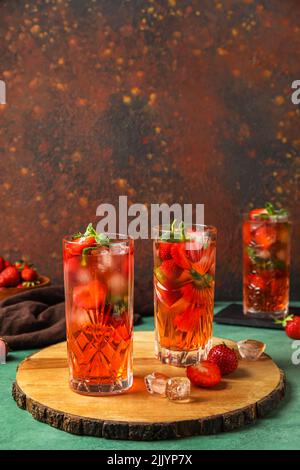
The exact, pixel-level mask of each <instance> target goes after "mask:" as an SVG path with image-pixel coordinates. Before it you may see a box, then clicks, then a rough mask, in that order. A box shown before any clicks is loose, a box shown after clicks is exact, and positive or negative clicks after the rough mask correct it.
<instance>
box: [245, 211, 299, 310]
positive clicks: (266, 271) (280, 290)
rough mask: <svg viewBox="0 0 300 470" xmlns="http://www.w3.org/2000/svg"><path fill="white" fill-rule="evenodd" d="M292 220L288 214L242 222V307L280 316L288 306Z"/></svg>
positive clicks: (246, 219)
mask: <svg viewBox="0 0 300 470" xmlns="http://www.w3.org/2000/svg"><path fill="white" fill-rule="evenodd" d="M290 250H291V223H290V221H289V219H288V216H286V215H285V216H274V217H270V218H269V219H267V220H263V219H259V218H258V219H257V220H251V219H249V217H248V215H245V217H244V222H243V310H244V314H245V315H249V316H252V317H257V318H273V317H283V316H285V315H286V314H287V312H288V307H289V287H290Z"/></svg>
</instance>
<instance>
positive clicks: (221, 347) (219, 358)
mask: <svg viewBox="0 0 300 470" xmlns="http://www.w3.org/2000/svg"><path fill="white" fill-rule="evenodd" d="M207 360H208V361H209V362H213V363H214V364H217V365H218V366H219V368H220V371H221V374H222V375H228V374H231V373H232V372H234V371H235V370H236V368H237V366H238V357H237V354H236V352H235V351H234V349H231V348H229V347H228V346H226V344H225V343H223V344H217V345H216V346H214V347H213V348H211V350H210V351H209V353H208V356H207Z"/></svg>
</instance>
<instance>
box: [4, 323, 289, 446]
mask: <svg viewBox="0 0 300 470" xmlns="http://www.w3.org/2000/svg"><path fill="white" fill-rule="evenodd" d="M220 341H221V340H220V339H218V338H215V339H214V342H215V343H218V342H220ZM226 343H227V344H229V345H231V346H235V343H233V342H232V341H229V340H226ZM153 350H154V334H153V332H137V333H135V335H134V384H133V387H132V388H131V389H130V390H129V391H128V392H126V393H124V394H121V395H114V396H102V397H87V396H82V395H78V394H77V393H75V392H73V391H71V390H70V389H69V385H68V365H67V354H66V343H60V344H56V345H54V346H50V347H48V348H45V349H43V350H41V351H40V352H38V353H36V354H33V355H32V356H30V357H28V358H26V359H25V360H24V361H23V362H22V363H21V364H20V366H19V368H18V371H17V377H16V382H15V384H14V386H13V396H14V399H15V400H16V402H17V404H18V406H19V407H20V408H23V409H26V410H28V411H29V412H30V413H31V414H32V416H33V417H34V418H35V419H37V420H39V421H42V422H44V423H48V424H50V425H51V426H54V427H56V428H59V429H62V430H64V431H67V432H70V433H73V434H78V435H88V436H98V437H105V438H111V439H131V440H158V439H168V438H176V437H186V436H193V435H201V434H202V435H203V434H212V433H217V432H221V431H231V430H233V429H236V428H239V427H241V426H243V425H245V424H248V423H252V422H254V421H256V419H258V418H262V417H264V416H265V415H266V414H267V413H269V412H270V411H271V410H272V409H274V408H275V407H276V406H277V405H278V404H279V402H280V400H281V399H282V398H283V396H284V390H285V383H284V375H283V372H282V371H281V370H280V369H279V368H278V367H277V366H276V364H275V363H274V362H273V361H272V359H271V358H270V357H269V356H267V355H265V354H264V355H263V356H262V357H261V359H259V360H258V361H256V362H249V361H245V360H241V361H240V363H239V367H238V369H237V370H236V372H235V373H233V374H231V375H230V376H228V377H227V378H224V379H223V380H222V382H221V383H220V385H219V386H217V387H216V388H214V389H211V390H205V389H199V388H196V387H192V393H191V395H192V396H191V400H190V402H189V403H174V402H171V401H169V400H168V399H167V398H163V397H160V396H154V395H150V394H149V393H148V392H147V391H146V389H145V385H144V376H145V375H147V374H149V373H151V372H153V371H156V372H163V373H165V374H167V375H169V376H170V377H172V376H173V377H174V376H184V375H185V369H182V368H176V367H172V366H167V365H163V364H161V363H160V362H159V361H158V360H157V359H155V358H154V351H153Z"/></svg>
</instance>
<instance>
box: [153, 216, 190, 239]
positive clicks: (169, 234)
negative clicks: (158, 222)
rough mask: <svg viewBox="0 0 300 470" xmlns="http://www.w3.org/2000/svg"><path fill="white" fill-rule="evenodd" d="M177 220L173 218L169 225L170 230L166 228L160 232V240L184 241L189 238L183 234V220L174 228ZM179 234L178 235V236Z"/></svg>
mask: <svg viewBox="0 0 300 470" xmlns="http://www.w3.org/2000/svg"><path fill="white" fill-rule="evenodd" d="M176 223H177V220H176V219H174V220H173V222H172V225H171V228H170V230H166V231H165V232H164V233H162V234H161V236H160V240H162V241H165V242H178V241H181V242H185V241H187V240H189V237H187V236H186V234H185V226H184V222H183V221H181V222H180V223H179V225H178V227H177V228H176ZM178 235H179V236H178Z"/></svg>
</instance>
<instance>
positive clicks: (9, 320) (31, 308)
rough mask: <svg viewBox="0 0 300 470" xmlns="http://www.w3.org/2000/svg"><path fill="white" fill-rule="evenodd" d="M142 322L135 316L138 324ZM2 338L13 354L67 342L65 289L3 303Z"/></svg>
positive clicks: (0, 304) (49, 289)
mask: <svg viewBox="0 0 300 470" xmlns="http://www.w3.org/2000/svg"><path fill="white" fill-rule="evenodd" d="M140 321H141V316H140V315H139V314H138V313H135V314H134V324H135V325H136V324H138V323H140ZM0 337H2V338H3V339H4V340H5V341H6V342H7V344H8V346H9V348H10V349H11V350H15V351H16V350H19V349H36V348H42V347H44V346H49V345H50V344H54V343H59V342H60V341H64V340H65V339H66V321H65V295H64V288H63V286H48V287H40V288H38V289H31V290H28V291H25V292H21V293H20V294H17V295H14V296H11V297H8V298H7V299H5V300H2V301H1V302H0Z"/></svg>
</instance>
